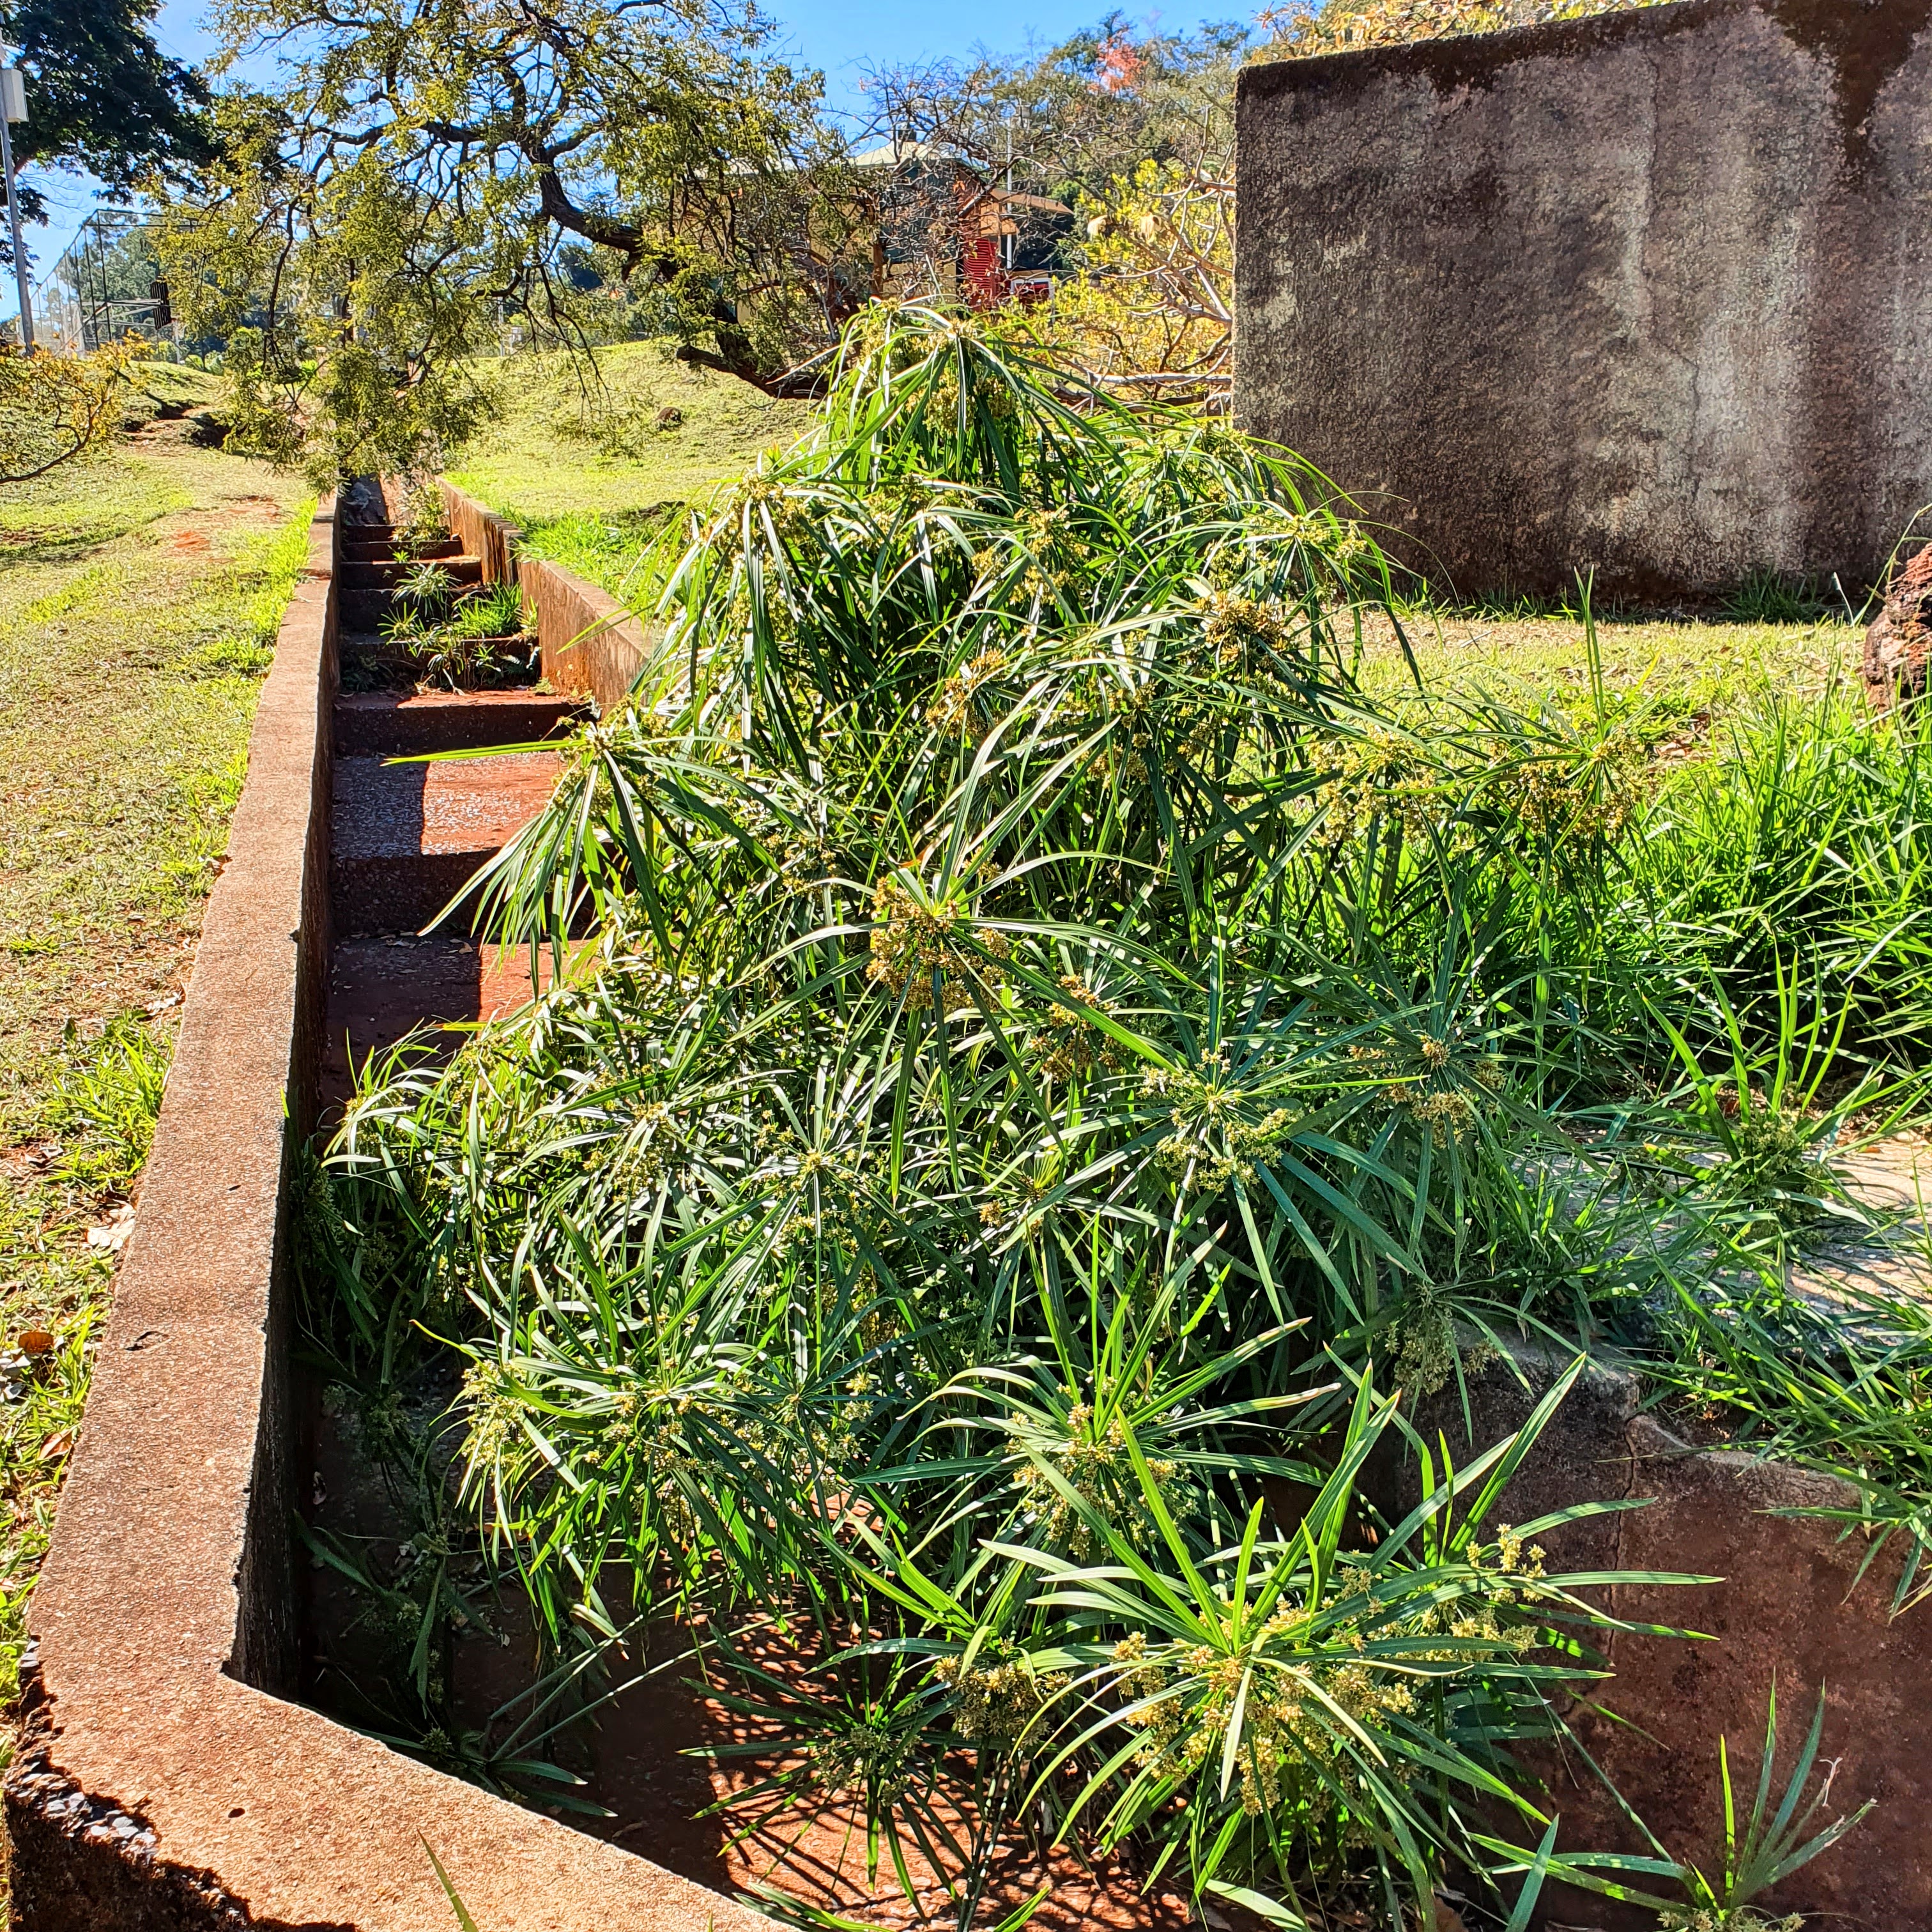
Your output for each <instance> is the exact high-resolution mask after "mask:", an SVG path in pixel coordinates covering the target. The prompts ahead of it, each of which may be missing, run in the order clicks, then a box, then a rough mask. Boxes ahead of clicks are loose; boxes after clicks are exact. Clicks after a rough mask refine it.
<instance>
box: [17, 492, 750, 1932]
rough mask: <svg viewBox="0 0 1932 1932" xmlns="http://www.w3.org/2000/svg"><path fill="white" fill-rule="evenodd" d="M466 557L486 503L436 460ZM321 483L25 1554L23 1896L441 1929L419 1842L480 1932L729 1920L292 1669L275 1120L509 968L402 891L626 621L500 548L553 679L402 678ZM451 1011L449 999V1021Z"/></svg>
mask: <svg viewBox="0 0 1932 1932" xmlns="http://www.w3.org/2000/svg"><path fill="white" fill-rule="evenodd" d="M448 494H449V498H450V508H451V511H452V517H451V520H452V524H453V525H455V526H456V527H458V529H468V530H469V531H470V532H473V533H474V535H475V539H476V540H475V541H472V542H471V543H469V544H461V543H458V542H452V543H451V544H448V545H446V546H442V548H443V556H442V557H441V558H440V559H439V561H441V562H444V563H446V565H449V567H450V568H451V571H452V574H453V575H455V576H456V577H458V579H459V580H469V581H472V582H473V581H475V580H478V579H482V580H490V579H493V578H496V577H502V576H503V575H505V574H508V570H509V569H510V568H514V565H511V562H510V559H511V555H512V546H513V541H514V535H515V533H514V531H512V530H511V529H508V526H505V525H503V524H502V523H501V521H500V520H498V519H495V518H493V517H490V516H489V515H488V514H487V513H486V512H484V511H481V509H480V508H479V506H478V505H474V504H473V503H471V502H469V501H468V499H463V498H461V497H460V496H458V494H457V493H455V492H453V491H452V492H449V493H448ZM344 496H345V499H346V500H345V501H344V502H343V503H342V504H341V508H340V513H339V520H338V505H337V503H336V502H335V500H334V499H325V501H324V502H323V504H322V505H321V506H320V508H319V510H318V511H317V515H316V517H315V520H314V523H313V525H312V526H311V535H310V546H309V553H308V562H307V565H306V568H305V571H304V573H303V577H302V581H301V583H299V586H298V587H297V589H296V592H295V594H294V596H293V598H292V600H291V601H290V607H289V609H288V611H287V615H286V616H285V617H284V621H283V624H282V628H281V636H280V639H279V640H278V645H277V649H276V652H275V661H274V664H273V665H272V668H271V670H270V671H269V676H268V678H267V679H266V682H265V683H264V685H263V691H262V694H261V697H260V704H259V706H258V709H257V718H256V722H255V727H254V734H253V736H252V738H251V743H250V748H249V767H248V781H247V784H246V785H245V787H244V790H243V793H242V799H241V801H240V802H239V805H238V806H237V808H236V814H235V818H234V822H233V826H232V827H231V829H230V833H229V847H228V859H227V863H226V867H225V868H224V869H223V872H222V874H221V876H220V878H219V879H218V880H217V882H216V884H215V886H214V890H213V892H212V893H211V895H210V898H209V901H208V908H207V912H206V916H205V919H204V922H203V926H202V940H201V944H200V947H199V952H198V953H197V956H196V965H195V971H194V975H193V980H192V982H191V983H190V987H189V990H188V993H187V999H186V1001H185V1002H184V1007H183V1010H182V1018H181V1031H180V1034H179V1037H178V1040H177V1043H176V1046H175V1058H174V1061H173V1064H172V1068H171V1070H170V1072H169V1078H168V1084H167V1089H166V1096H165V1099H164V1100H163V1106H162V1110H161V1117H160V1121H159V1123H158V1124H157V1128H156V1130H155V1134H154V1146H153V1150H152V1152H151V1154H150V1156H149V1158H148V1166H147V1168H146V1170H145V1174H144V1175H143V1178H142V1187H141V1190H140V1194H139V1199H138V1202H137V1208H136V1221H135V1229H134V1232H133V1236H132V1238H131V1239H130V1241H129V1242H128V1244H127V1248H126V1250H125V1251H124V1255H123V1257H122V1260H121V1268H120V1272H119V1275H118V1279H117V1282H116V1285H115V1303H114V1308H113V1314H112V1316H111V1317H110V1320H109V1322H108V1324H107V1329H106V1332H105V1334H104V1337H103V1339H102V1340H101V1346H100V1349H99V1352H98V1357H97V1360H96V1363H95V1372H94V1379H93V1385H92V1392H91V1394H90V1395H89V1401H88V1408H87V1412H86V1421H85V1423H84V1425H83V1430H82V1432H81V1435H80V1441H79V1442H78V1444H77V1447H76V1448H75V1450H74V1455H73V1457H72V1460H71V1465H70V1468H69V1472H68V1480H67V1483H66V1485H65V1489H64V1491H63V1493H62V1502H61V1509H60V1516H59V1520H58V1523H57V1525H56V1527H55V1535H54V1538H53V1541H52V1547H51V1549H50V1550H49V1553H48V1556H47V1560H46V1565H45V1567H44V1568H43V1572H42V1574H41V1578H40V1583H39V1585H38V1586H37V1590H36V1592H35V1595H34V1602H33V1606H32V1611H31V1638H32V1643H31V1647H30V1649H29V1652H28V1656H27V1658H26V1661H25V1663H24V1665H23V1690H24V1693H25V1701H26V1706H27V1720H26V1729H25V1735H24V1736H23V1738H22V1739H21V1741H20V1749H19V1751H18V1752H17V1755H16V1757H15V1760H14V1762H13V1766H12V1767H11V1769H10V1770H9V1772H8V1773H7V1784H6V1805H7V1824H8V1829H9V1832H10V1836H11V1838H12V1842H13V1858H12V1871H11V1880H12V1891H11V1914H12V1922H13V1925H14V1926H15V1927H19V1928H31V1932H122V1928H133V1927H140V1928H143V1932H148V1928H157V1932H177V1928H180V1932H185V1929H186V1928H189V1927H194V1928H215V1927H219V1928H222V1932H239V1928H242V1927H260V1928H269V1927H278V1928H289V1932H295V1928H301V1932H351V1928H354V1932H449V1927H451V1926H452V1924H453V1923H454V1922H455V1921H454V1917H453V1914H452V1911H451V1908H450V1904H449V1899H448V1898H447V1897H446V1894H445V1893H444V1891H443V1888H442V1885H441V1884H440V1882H439V1881H438V1879H437V1876H436V1874H435V1873H434V1870H433V1868H432V1867H431V1864H430V1863H429V1861H428V1857H427V1855H425V1849H424V1847H425V1843H428V1844H430V1845H433V1846H434V1847H435V1848H436V1850H437V1855H439V1857H440V1858H441V1859H442V1860H443V1863H444V1864H445V1865H446V1867H448V1869H449V1870H450V1872H451V1873H452V1874H453V1875H454V1876H455V1877H456V1879H457V1881H458V1885H459V1887H460V1890H461V1891H462V1893H463V1897H464V1899H465V1900H466V1903H467V1905H468V1906H469V1909H470V1910H471V1912H473V1914H474V1915H475V1918H476V1921H477V1922H478V1924H480V1925H481V1926H484V1927H487V1928H488V1932H592V1929H593V1928H603V1927H610V1926H622V1927H625V1928H626V1932H656V1928H660V1927H661V1928H664V1932H749V1928H750V1927H751V1926H753V1925H754V1924H756V1923H758V1922H760V1921H754V1919H753V1918H751V1916H750V1915H748V1914H747V1913H745V1912H743V1911H742V1910H741V1909H739V1907H738V1906H736V1905H735V1904H733V1903H732V1902H731V1900H729V1899H728V1898H726V1897H721V1896H720V1895H719V1894H718V1893H717V1892H715V1891H710V1890H707V1889H706V1888H703V1887H700V1886H699V1885H695V1884H693V1883H692V1882H691V1881H690V1880H688V1879H685V1878H682V1877H680V1876H676V1875H675V1874H673V1873H671V1872H669V1871H667V1870H663V1869H661V1867H658V1866H657V1865H655V1864H651V1863H649V1862H648V1861H646V1860H645V1859H643V1858H638V1857H636V1856H634V1855H631V1854H629V1853H628V1852H624V1851H621V1850H619V1849H616V1848H614V1847H613V1846H610V1845H608V1844H605V1843H601V1842H600V1841H598V1840H597V1839H595V1838H590V1837H589V1836H586V1835H582V1834H580V1833H578V1832H573V1831H571V1830H570V1829H567V1828H566V1827H565V1826H563V1825H561V1824H559V1823H556V1821H555V1820H552V1819H550V1818H547V1817H543V1816H541V1815H539V1814H537V1813H535V1812H532V1811H529V1810H526V1809H524V1808H521V1807H520V1806H517V1805H513V1804H511V1803H508V1802H506V1801H505V1800H504V1799H499V1798H497V1797H495V1796H492V1795H490V1793H487V1792H485V1791H483V1790H478V1789H477V1788H476V1787H474V1786H472V1785H469V1784H464V1783H463V1782H461V1781H459V1780H458V1779H456V1778H452V1777H449V1776H447V1775H444V1774H443V1773H442V1772H438V1771H436V1770H434V1769H431V1768H430V1767H429V1766H427V1765H424V1764H421V1763H416V1762H415V1761H413V1760H411V1759H410V1758H407V1757H404V1756H403V1755H401V1754H399V1753H397V1752H395V1751H391V1750H390V1749H389V1748H387V1747H386V1745H383V1744H381V1743H380V1742H377V1741H376V1740H375V1739H374V1738H371V1737H369V1736H364V1735H362V1733H359V1732H358V1731H356V1730H353V1729H351V1728H350V1727H348V1726H347V1725H345V1724H338V1723H336V1722H335V1721H332V1719H330V1718H328V1717H326V1716H325V1715H323V1714H322V1713H321V1712H318V1711H317V1710H315V1709H311V1708H309V1707H308V1706H305V1704H304V1703H302V1702H300V1701H298V1700H299V1696H300V1694H301V1691H302V1676H303V1670H302V1661H303V1652H304V1649H305V1640H304V1636H303V1630H302V1624H303V1620H304V1619H303V1613H302V1600H303V1598H304V1596H305V1594H306V1593H305V1589H304V1587H303V1586H304V1585H305V1583H306V1582H307V1565H306V1564H305V1562H302V1561H301V1560H300V1559H299V1558H298V1556H297V1554H296V1547H295V1537H294V1534H293V1524H294V1522H295V1520H296V1504H297V1502H298V1501H299V1500H300V1501H302V1502H305V1503H306V1502H308V1501H309V1500H310V1499H311V1484H312V1481H313V1478H312V1475H311V1469H310V1466H309V1456H310V1452H311V1443H312V1432H311V1427H310V1426H309V1425H310V1424H311V1421H312V1419H313V1416H314V1405H313V1403H312V1402H311V1400H309V1399H308V1397H307V1396H306V1395H305V1391H304V1389H303V1387H302V1381H301V1379H300V1378H299V1376H298V1374H297V1373H296V1370H295V1368H294V1367H293V1346H292V1344H293V1331H294V1319H293V1310H294V1299H295V1293H296V1283H295V1280H294V1269H293V1265H292V1255H291V1247H292V1235H293V1229H292V1223H293V1202H294V1201H295V1199H296V1194H297V1189H296V1187H295V1185H294V1181H295V1180H296V1178H297V1177H298V1176H299V1173H300V1172H301V1169H300V1167H299V1165H298V1157H299V1152H300V1150H301V1149H302V1148H303V1147H304V1146H305V1145H307V1143H308V1141H309V1139H310V1138H311V1135H312V1134H313V1133H314V1131H315V1130H317V1127H319V1126H320V1125H322V1124H325V1123H326V1118H327V1116H328V1114H329V1110H330V1109H331V1108H332V1107H333V1106H335V1105H337V1104H339V1103H340V1101H341V1098H342V1097H343V1095H344V1093H345V1092H346V1091H347V1088H348V1085H349V1079H350V1061H351V1058H352V1057H353V1058H361V1057H362V1055H365V1054H367V1053H368V1052H369V1051H370V1050H371V1049H373V1048H376V1047H379V1046H383V1045H384V1044H385V1043H388V1042H389V1041H390V1040H394V1039H395V1038H396V1037H398V1036H399V1035H400V1034H402V1033H403V1032H404V1031H408V1030H410V1028H413V1027H416V1026H417V1025H421V1024H422V1023H425V1022H441V1023H447V1022H466V1021H473V1020H475V1019H478V1018H481V1017H483V1016H486V1015H487V1014H488V1013H490V1012H491V1011H493V1010H496V1009H498V1008H500V1007H502V1006H503V1005H504V1004H508V1003H510V1002H512V1001H517V1000H520V999H521V998H527V997H528V994H529V988H528V983H527V980H520V974H519V971H518V967H517V965H499V963H498V962H496V961H495V960H494V959H493V958H492V957H491V956H489V955H487V954H486V953H484V951H483V950H481V948H479V947H478V946H477V945H476V944H475V942H474V941H473V940H472V939H471V938H469V937H468V936H467V935H466V922H465V921H463V920H462V919H458V920H457V921H456V922H455V923H454V924H453V925H452V927H451V929H450V930H449V933H448V935H447V936H443V935H437V936H435V937H433V938H431V939H428V940H427V941H425V940H423V939H422V938H419V937H418V934H419V929H420V928H421V927H422V926H423V924H424V923H425V922H426V921H428V920H429V919H431V918H433V917H434V915H435V914H436V913H437V911H438V910H440V908H441V907H442V906H443V904H445V902H446V901H447V900H448V898H449V896H450V895H451V894H452V892H454V891H455V890H456V889H457V888H458V886H460V884H461V883H462V882H463V880H465V879H466V877H469V874H471V873H472V871H474V869H475V867H476V866H477V865H478V864H479V863H480V862H481V860H482V859H484V857H486V856H487V855H488V854H489V853H490V852H492V851H493V850H496V849H497V848H498V847H499V846H500V844H502V841H503V840H504V839H505V838H507V837H508V835H510V834H511V832H514V829H516V827H517V826H518V825H520V824H521V823H523V822H525V821H526V820H527V819H528V817H529V816H530V815H531V814H532V813H533V812H535V811H536V810H537V809H538V808H539V807H540V806H541V803H542V802H543V799H544V797H545V796H546V795H547V792H548V790H549V787H550V780H551V778H552V777H553V775H554V772H555V769H556V754H555V753H553V752H550V751H534V752H532V751H524V752H522V753H520V754H517V755H516V756H514V757H484V758H481V759H476V760H459V761H452V762H451V763H442V764H438V763H430V764H424V763H390V762H387V761H388V760H392V759H395V758H397V757H407V756H408V755H409V754H414V753H419V752H425V751H444V750H451V749H457V748H473V747H478V746H487V745H492V744H500V743H504V742H521V743H524V744H528V743H529V742H532V741H535V740H540V739H542V738H543V737H544V736H545V734H546V733H550V732H552V731H553V730H556V728H557V727H559V726H561V725H563V724H565V723H566V722H567V721H568V718H569V716H570V715H571V712H572V711H573V709H574V708H575V706H577V704H578V703H580V702H581V700H582V697H583V695H584V694H589V693H591V692H593V691H595V692H597V693H598V694H600V695H601V697H602V698H603V700H604V701H605V702H609V701H610V694H613V693H614V694H621V693H622V691H623V690H624V688H625V687H626V686H627V685H628V682H629V678H630V676H631V674H632V673H634V670H635V667H636V664H637V661H638V654H639V652H640V649H641V647H642V633H641V631H640V630H639V628H638V627H637V625H635V623H634V621H633V620H631V619H629V618H628V615H627V613H623V612H622V611H621V610H619V609H618V608H617V607H616V606H615V605H613V604H612V602H611V601H610V599H609V598H606V597H604V596H603V595H602V594H601V592H598V591H596V590H595V589H594V588H592V586H589V585H587V584H583V583H580V582H578V581H577V580H574V579H572V578H570V577H568V575H567V574H566V573H562V572H559V571H554V570H552V569H550V568H549V567H547V566H535V567H534V568H532V567H528V566H526V568H524V569H523V571H519V572H518V577H519V580H520V583H521V587H522V590H523V603H524V607H525V610H526V614H533V615H534V616H535V618H536V619H537V624H536V628H537V629H538V633H539V637H540V640H541V646H542V655H541V670H542V672H543V674H544V678H545V679H546V680H547V682H548V683H549V684H550V685H551V686H552V687H553V688H554V690H555V691H556V695H551V694H548V693H545V692H541V691H537V690H535V689H533V688H525V689H520V690H519V689H508V690H501V691H489V692H486V693H480V694H460V695H458V694H449V695H440V696H438V695H431V696H425V695H419V694H417V693H416V692H415V691H413V690H409V689H402V688H387V689H386V688H383V685H385V683H386V682H389V683H393V682H395V679H392V678H390V677H389V676H388V675H387V673H386V670H385V667H384V664H383V657H384V652H385V646H384V644H383V640H382V639H381V638H380V635H379V634H378V633H377V623H378V622H379V620H380V617H381V616H382V614H383V610H384V608H385V605H386V601H387V599H388V598H389V595H390V594H391V591H392V586H393V583H394V580H395V578H396V577H397V576H398V574H400V573H399V571H398V568H397V562H398V559H396V556H395V541H394V536H395V533H394V532H393V531H392V530H391V529H389V526H388V524H389V518H388V515H387V512H386V508H385V507H384V506H383V500H382V498H381V496H380V493H379V492H374V491H372V490H370V489H369V488H368V487H366V486H365V487H361V488H359V489H358V490H354V491H350V492H345V493H344ZM460 1037H462V1036H461V1035H460V1034H449V1035H448V1036H446V1038H447V1040H449V1041H450V1042H454V1041H455V1040H458V1039H460Z"/></svg>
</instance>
